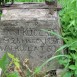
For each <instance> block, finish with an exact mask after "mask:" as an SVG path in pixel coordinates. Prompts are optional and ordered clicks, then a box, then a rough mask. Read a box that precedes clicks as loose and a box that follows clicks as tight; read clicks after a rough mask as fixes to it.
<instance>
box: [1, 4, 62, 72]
mask: <svg viewBox="0 0 77 77" xmlns="http://www.w3.org/2000/svg"><path fill="white" fill-rule="evenodd" d="M58 21H59V20H58V14H57V11H54V13H53V15H51V14H49V9H48V8H47V5H45V4H44V3H40V4H39V3H33V4H28V3H27V4H26V3H25V4H19V5H14V6H13V7H10V8H9V7H8V8H6V9H4V10H3V15H2V17H1V22H0V57H2V55H3V54H4V52H10V53H13V54H14V55H15V56H16V57H18V58H19V59H20V61H21V62H23V60H24V59H26V58H28V59H29V62H30V66H31V68H32V69H34V68H36V67H37V66H40V65H42V63H44V62H45V61H46V60H47V59H49V58H50V57H52V56H53V54H54V53H55V51H56V50H57V49H58V48H59V47H60V46H61V45H62V41H61V40H60V39H59V38H58V37H56V36H54V35H50V34H49V33H47V32H44V31H42V29H46V30H52V31H55V32H56V33H58V34H59V33H60V25H59V22H58ZM51 63H52V64H51ZM58 67H59V66H58V65H57V63H56V62H55V61H53V62H49V63H48V64H47V65H46V66H45V67H44V68H43V70H44V71H45V70H46V71H47V70H51V69H57V68H58Z"/></svg>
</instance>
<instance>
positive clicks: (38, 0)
mask: <svg viewBox="0 0 77 77" xmlns="http://www.w3.org/2000/svg"><path fill="white" fill-rule="evenodd" d="M15 1H16V2H44V0H15Z"/></svg>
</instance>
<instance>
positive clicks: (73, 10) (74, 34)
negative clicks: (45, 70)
mask: <svg viewBox="0 0 77 77" xmlns="http://www.w3.org/2000/svg"><path fill="white" fill-rule="evenodd" d="M16 1H23V2H25V1H27V2H42V1H43V0H41V1H40V0H38V1H36V0H32V1H31V0H16ZM59 2H60V3H61V4H62V6H63V9H62V10H61V11H60V13H59V15H60V21H61V27H62V29H61V34H62V36H60V35H58V34H56V33H54V32H52V31H47V32H49V33H51V34H54V35H56V36H58V37H59V38H61V39H63V41H64V46H62V47H61V48H59V49H58V50H57V51H56V53H57V52H60V51H61V50H62V49H64V48H65V50H64V51H65V55H57V56H53V57H52V58H50V59H48V60H47V61H46V62H45V63H44V64H42V65H41V66H40V67H38V68H36V70H34V72H33V73H32V74H31V75H30V74H29V75H28V77H30V76H33V75H34V74H35V73H38V72H40V70H41V68H42V67H43V66H44V65H45V64H47V63H48V62H49V61H52V60H53V59H55V58H59V57H62V58H60V59H59V63H60V64H61V65H63V68H64V72H63V73H62V77H77V22H76V21H77V0H59ZM44 31H46V30H44ZM6 56H7V55H6V54H5V55H4V56H3V58H2V59H1V60H0V67H1V68H2V70H3V76H2V77H4V76H6V77H19V71H18V70H17V69H18V68H20V64H19V60H18V59H17V58H15V57H14V56H13V55H11V54H8V57H10V58H11V62H9V60H8V58H7V57H6ZM64 56H65V57H64ZM9 63H10V64H9ZM12 64H13V65H14V69H15V70H14V71H11V73H8V72H7V71H8V69H9V68H10V66H11V65H12ZM6 67H7V68H6ZM16 68H17V69H16ZM40 77H41V76H40Z"/></svg>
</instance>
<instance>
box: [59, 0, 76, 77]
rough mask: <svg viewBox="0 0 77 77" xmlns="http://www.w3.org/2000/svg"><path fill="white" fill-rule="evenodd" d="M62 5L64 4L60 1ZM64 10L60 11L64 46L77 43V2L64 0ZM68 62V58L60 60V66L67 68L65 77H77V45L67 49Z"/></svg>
mask: <svg viewBox="0 0 77 77" xmlns="http://www.w3.org/2000/svg"><path fill="white" fill-rule="evenodd" d="M59 1H60V3H61V2H62V1H61V0H59ZM61 4H62V5H63V10H61V11H60V13H59V15H60V21H61V27H62V37H64V38H65V39H63V40H64V44H70V43H72V42H75V41H77V12H76V11H77V0H68V1H67V0H63V3H61ZM66 52H67V54H68V61H67V59H66V58H61V59H60V64H61V65H63V66H64V68H66V72H65V74H64V75H63V77H77V60H76V59H77V43H76V42H75V43H73V44H72V45H71V46H69V47H67V50H66Z"/></svg>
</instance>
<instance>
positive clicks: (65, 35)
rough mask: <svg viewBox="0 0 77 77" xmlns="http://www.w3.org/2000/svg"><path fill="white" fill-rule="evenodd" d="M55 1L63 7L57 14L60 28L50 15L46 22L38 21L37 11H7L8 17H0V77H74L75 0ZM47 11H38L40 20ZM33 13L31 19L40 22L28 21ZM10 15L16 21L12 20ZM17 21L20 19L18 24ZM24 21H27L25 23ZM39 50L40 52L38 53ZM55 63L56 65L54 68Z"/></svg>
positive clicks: (76, 51) (76, 49)
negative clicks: (0, 18) (0, 19)
mask: <svg viewBox="0 0 77 77" xmlns="http://www.w3.org/2000/svg"><path fill="white" fill-rule="evenodd" d="M23 1H24V0H23ZM58 1H59V3H60V4H61V5H62V10H60V11H59V12H58V15H59V18H58V19H59V24H58V23H57V24H56V22H57V17H56V16H51V15H49V16H47V17H46V19H47V20H44V19H45V18H40V17H38V16H37V12H39V10H38V11H34V10H30V11H29V9H28V10H27V12H28V11H29V12H28V13H29V14H27V13H26V11H24V10H8V13H6V14H5V16H2V19H3V21H0V48H1V50H0V57H1V59H0V76H1V77H77V0H72V1H71V0H68V1H67V0H58ZM38 2H40V1H38ZM27 6H28V5H27ZM31 6H32V5H31ZM21 7H22V6H21ZM46 10H47V9H46ZM46 10H45V9H44V10H43V12H42V10H41V11H40V12H39V13H38V14H39V16H41V14H42V13H43V14H45V12H46ZM19 11H20V12H19ZM32 11H33V12H34V13H35V15H34V14H32V15H33V17H34V16H35V17H37V18H38V19H39V20H36V18H35V19H30V18H28V17H32V16H30V14H31V13H32ZM18 12H19V13H18ZM10 13H11V14H10ZM13 13H15V14H16V15H14V14H13ZM17 13H18V14H17ZM20 13H21V14H22V16H23V17H22V16H21V14H20ZM25 13H26V14H27V15H28V17H27V15H25ZM47 13H48V12H47ZM43 14H42V15H43ZM12 15H14V16H15V17H11V16H12ZM55 15H56V14H55ZM8 16H9V19H10V21H9V20H8ZM6 17H7V18H6ZM19 17H20V19H21V18H23V19H22V20H18V19H19ZM25 17H27V18H26V20H27V21H26V20H24V19H25ZM40 19H41V20H42V21H41V20H40ZM51 19H52V20H53V21H52V22H51ZM25 24H26V25H27V26H26V25H25ZM52 24H53V25H52ZM10 25H11V26H10ZM40 25H41V26H40ZM51 25H52V26H51ZM55 25H56V26H55ZM58 26H60V33H59V31H57V30H58V29H59V28H58ZM40 29H41V30H40ZM22 38H23V39H22ZM51 39H52V40H51ZM25 40H26V41H25ZM62 40H63V43H61V42H62ZM53 44H54V45H53ZM40 45H41V47H40ZM2 50H4V51H2ZM38 50H39V51H40V52H37V51H38ZM11 51H12V52H13V53H12V52H11ZM21 51H22V52H21ZM31 51H32V52H31ZM51 51H53V53H51ZM4 52H5V54H4ZM28 52H29V53H28ZM13 54H14V55H13ZM25 55H26V58H25ZM39 56H40V57H39ZM56 60H57V61H58V63H57V64H59V65H57V67H54V66H56V65H55V64H54V62H55V63H56ZM30 62H31V64H33V65H31V64H30ZM35 63H36V65H35ZM40 63H41V64H40ZM37 65H39V66H37ZM48 66H49V68H48ZM45 68H46V69H45ZM51 68H52V69H51ZM55 68H56V69H55ZM50 69H51V70H50Z"/></svg>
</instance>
